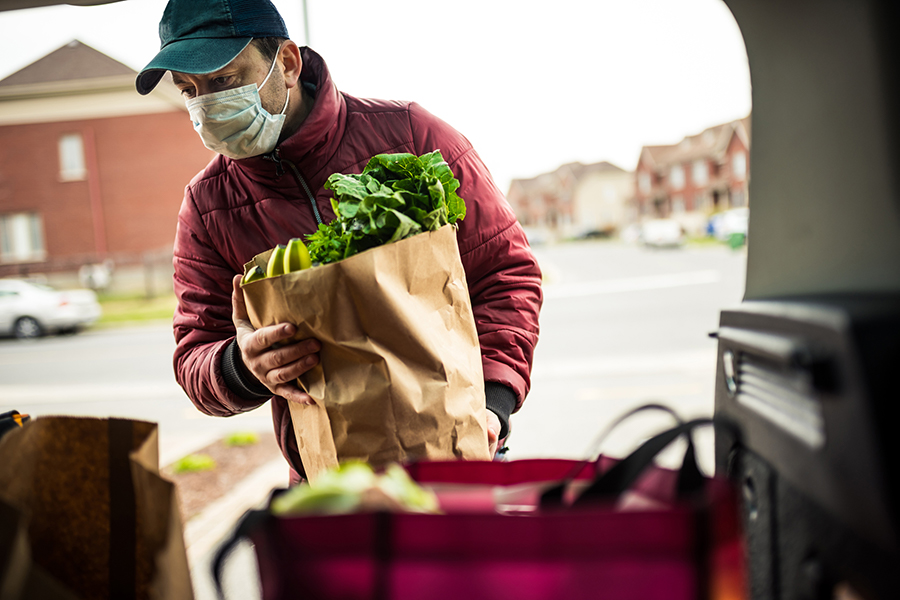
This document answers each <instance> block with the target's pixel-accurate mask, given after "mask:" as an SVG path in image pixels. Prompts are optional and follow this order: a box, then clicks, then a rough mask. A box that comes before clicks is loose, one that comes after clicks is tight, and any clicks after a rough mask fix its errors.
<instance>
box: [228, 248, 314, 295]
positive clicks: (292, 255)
mask: <svg viewBox="0 0 900 600" xmlns="http://www.w3.org/2000/svg"><path fill="white" fill-rule="evenodd" d="M311 266H312V260H310V258H309V250H307V249H306V245H305V244H304V243H303V240H301V239H300V238H291V240H290V241H289V242H288V243H287V244H286V245H285V244H278V245H277V246H275V249H274V250H273V251H272V255H271V256H269V262H268V264H266V270H265V271H263V270H262V268H260V267H259V266H256V267H253V268H252V269H250V270H249V271H248V272H247V274H246V275H244V280H243V282H242V283H244V284H248V283H253V282H254V281H259V280H260V279H265V278H266V277H277V276H278V275H284V274H285V273H291V272H293V271H301V270H303V269H308V268H310V267H311Z"/></svg>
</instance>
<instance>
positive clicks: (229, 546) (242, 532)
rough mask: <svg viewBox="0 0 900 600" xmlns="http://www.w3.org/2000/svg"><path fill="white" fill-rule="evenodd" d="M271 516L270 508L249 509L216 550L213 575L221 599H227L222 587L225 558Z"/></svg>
mask: <svg viewBox="0 0 900 600" xmlns="http://www.w3.org/2000/svg"><path fill="white" fill-rule="evenodd" d="M269 518H270V514H269V511H268V510H248V511H247V512H246V513H244V516H243V517H241V519H240V521H238V524H237V526H236V527H235V528H234V531H233V532H232V533H231V536H230V537H229V538H228V539H227V540H226V541H225V542H224V543H223V544H222V545H221V546H219V549H218V550H216V556H215V558H213V563H212V576H213V582H214V583H215V584H216V596H217V597H218V598H219V600H225V591H224V590H223V589H222V569H223V568H224V567H225V559H226V558H228V555H229V554H231V551H232V550H234V547H235V546H237V545H238V543H239V542H240V541H241V540H242V539H244V538H245V537H249V535H250V532H252V531H255V530H256V529H257V528H259V527H261V526H263V524H264V523H265V522H266V521H267V520H268V519H269Z"/></svg>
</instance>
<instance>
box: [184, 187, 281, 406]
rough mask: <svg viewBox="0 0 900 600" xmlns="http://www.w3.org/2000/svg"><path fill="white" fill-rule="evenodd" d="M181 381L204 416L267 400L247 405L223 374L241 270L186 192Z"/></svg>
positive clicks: (252, 402)
mask: <svg viewBox="0 0 900 600" xmlns="http://www.w3.org/2000/svg"><path fill="white" fill-rule="evenodd" d="M174 267H175V278H174V285H175V294H176V296H177V297H178V308H177V309H176V310H175V322H174V325H175V342H176V348H175V358H174V362H175V378H176V379H177V380H178V383H179V384H180V385H181V387H182V388H183V389H184V391H185V392H186V393H187V395H188V397H189V398H190V399H191V401H192V402H193V403H194V404H195V405H196V406H197V408H198V409H200V411H202V412H204V413H206V414H209V415H213V416H230V415H234V414H238V413H241V412H246V411H248V410H251V409H253V408H256V407H257V406H259V405H260V404H262V403H263V402H265V400H266V398H259V399H256V400H246V399H243V398H241V397H239V396H237V395H235V393H234V392H232V391H231V390H230V389H229V388H228V386H227V385H226V383H225V379H224V376H223V373H222V358H223V354H224V353H225V352H226V351H227V350H228V346H229V344H230V343H231V341H232V340H234V324H233V322H232V320H231V289H232V288H231V279H232V277H233V276H234V275H235V270H234V268H233V267H232V266H230V265H228V264H227V262H226V261H225V260H224V259H223V258H222V256H221V255H220V254H219V253H218V252H217V251H216V249H215V248H214V246H213V244H212V243H211V242H210V239H209V236H208V234H207V230H206V227H205V226H204V223H203V219H202V216H201V215H200V213H199V211H198V210H197V207H196V205H195V204H194V201H193V198H192V196H191V188H190V187H188V188H187V191H186V193H185V198H184V202H183V203H182V206H181V210H180V212H179V214H178V229H177V232H176V235H175V257H174Z"/></svg>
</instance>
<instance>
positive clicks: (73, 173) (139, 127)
mask: <svg viewBox="0 0 900 600" xmlns="http://www.w3.org/2000/svg"><path fill="white" fill-rule="evenodd" d="M135 76H136V72H135V71H134V70H133V69H131V68H129V67H127V66H126V65H124V64H122V63H120V62H118V61H116V60H114V59H112V58H110V57H108V56H106V55H104V54H102V53H100V52H98V51H96V50H94V49H93V48H91V47H89V46H87V45H85V44H83V43H81V42H78V41H72V42H70V43H68V44H66V45H65V46H63V47H61V48H59V49H58V50H55V51H54V52H52V53H50V54H48V55H47V56H45V57H43V58H41V59H39V60H38V61H36V62H34V63H32V64H31V65H29V66H27V67H24V68H23V69H21V70H19V71H17V72H16V73H13V74H12V75H10V76H8V77H6V78H5V79H3V80H2V81H0V276H10V275H17V276H24V275H32V274H35V273H43V274H48V273H59V272H71V271H74V270H78V268H79V267H81V266H82V265H89V264H96V263H100V262H102V261H107V264H109V262H108V261H112V262H113V263H114V264H115V266H116V268H118V267H119V266H126V265H134V264H140V263H141V262H143V261H146V260H147V256H148V255H153V256H162V257H163V261H168V262H169V263H171V260H170V259H171V253H172V246H173V243H174V239H175V225H176V219H177V214H178V209H179V206H180V204H181V200H182V197H183V194H184V186H185V185H186V184H187V183H188V182H189V181H190V179H191V177H193V176H194V175H195V174H196V173H197V172H198V171H199V170H200V169H202V168H203V167H204V166H205V165H206V164H207V163H208V162H209V160H210V159H211V158H212V157H213V153H212V152H210V151H209V150H207V149H206V148H204V147H203V145H202V143H201V142H200V140H199V139H198V137H197V135H196V133H194V131H193V128H192V127H191V124H190V119H189V117H188V113H187V110H186V109H185V106H184V101H183V100H182V99H181V96H180V94H179V93H178V90H177V89H176V88H175V86H174V85H172V83H171V81H170V80H168V79H169V78H168V77H167V78H166V79H164V80H163V82H161V84H160V85H159V86H158V87H157V89H156V90H155V91H154V92H153V93H152V94H151V95H150V96H148V97H143V96H140V95H139V94H138V93H137V92H136V91H135V89H134V79H135Z"/></svg>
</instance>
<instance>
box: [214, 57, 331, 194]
mask: <svg viewBox="0 0 900 600" xmlns="http://www.w3.org/2000/svg"><path fill="white" fill-rule="evenodd" d="M300 56H301V58H302V60H303V68H302V70H301V72H300V81H301V82H302V84H303V85H305V86H306V88H307V91H310V92H311V93H313V94H314V96H315V99H314V102H313V107H312V110H311V111H310V113H309V114H308V115H307V117H306V119H305V120H304V121H303V123H302V124H301V125H300V128H299V129H298V130H297V131H296V132H294V134H293V135H292V136H291V137H289V138H287V139H286V140H284V141H283V142H281V143H280V144H279V145H278V147H277V148H276V150H277V152H278V156H279V157H280V158H281V159H284V160H289V161H291V162H292V163H294V165H296V166H297V168H298V169H300V172H301V173H303V174H304V176H306V177H309V178H314V177H316V176H317V175H318V174H319V171H321V170H322V169H323V168H324V167H325V166H326V164H327V163H328V159H329V158H330V157H331V156H332V155H333V154H334V151H335V150H336V149H337V145H338V143H339V142H340V139H341V136H342V135H343V133H344V125H345V123H346V114H347V107H346V104H345V102H344V98H343V96H342V95H341V93H340V92H339V91H338V89H337V87H336V86H335V85H334V82H333V81H332V80H331V74H330V73H329V72H328V66H327V65H326V64H325V61H324V60H323V59H322V57H321V56H319V55H318V54H317V53H316V52H314V51H313V50H311V49H310V48H307V47H303V48H301V49H300ZM226 160H228V161H229V162H232V163H233V166H237V167H238V168H240V169H241V170H242V171H244V172H246V173H247V174H248V175H250V176H251V177H253V178H254V179H257V178H260V179H266V180H271V179H272V178H273V177H275V176H276V172H277V170H276V163H275V162H274V161H273V160H271V159H269V158H266V157H264V156H254V157H253V158H245V159H243V160H235V161H231V159H226ZM288 185H294V184H293V183H289V184H288Z"/></svg>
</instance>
